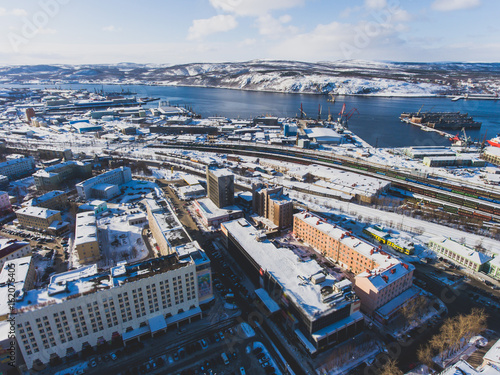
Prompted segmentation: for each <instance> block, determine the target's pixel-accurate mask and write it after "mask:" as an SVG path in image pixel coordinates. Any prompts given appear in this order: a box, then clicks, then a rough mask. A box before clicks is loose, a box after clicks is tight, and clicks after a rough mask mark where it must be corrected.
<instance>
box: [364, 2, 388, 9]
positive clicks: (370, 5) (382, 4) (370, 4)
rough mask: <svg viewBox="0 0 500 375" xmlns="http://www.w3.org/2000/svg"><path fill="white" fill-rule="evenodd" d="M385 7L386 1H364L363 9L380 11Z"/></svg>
mask: <svg viewBox="0 0 500 375" xmlns="http://www.w3.org/2000/svg"><path fill="white" fill-rule="evenodd" d="M386 6H387V0H365V7H367V8H369V9H382V8H385V7H386Z"/></svg>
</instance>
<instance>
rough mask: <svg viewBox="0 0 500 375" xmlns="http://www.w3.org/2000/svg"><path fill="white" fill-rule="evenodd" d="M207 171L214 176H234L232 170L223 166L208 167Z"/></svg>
mask: <svg viewBox="0 0 500 375" xmlns="http://www.w3.org/2000/svg"><path fill="white" fill-rule="evenodd" d="M209 171H210V173H211V174H213V175H214V176H216V177H226V176H234V174H233V172H231V171H230V170H228V169H225V168H209Z"/></svg>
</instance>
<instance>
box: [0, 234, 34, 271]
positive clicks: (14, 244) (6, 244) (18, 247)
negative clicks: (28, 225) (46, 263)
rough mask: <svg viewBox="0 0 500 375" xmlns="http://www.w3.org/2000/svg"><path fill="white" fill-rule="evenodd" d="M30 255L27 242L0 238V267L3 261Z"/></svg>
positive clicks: (29, 247) (0, 267)
mask: <svg viewBox="0 0 500 375" xmlns="http://www.w3.org/2000/svg"><path fill="white" fill-rule="evenodd" d="M29 255H31V246H30V244H29V242H22V241H16V240H12V239H10V238H0V269H2V267H3V265H4V264H5V262H9V261H11V260H14V259H18V258H22V257H26V256H29Z"/></svg>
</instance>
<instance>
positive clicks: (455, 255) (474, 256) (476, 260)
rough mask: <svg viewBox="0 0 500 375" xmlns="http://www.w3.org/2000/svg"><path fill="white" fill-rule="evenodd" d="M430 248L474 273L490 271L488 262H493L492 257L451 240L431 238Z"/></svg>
mask: <svg viewBox="0 0 500 375" xmlns="http://www.w3.org/2000/svg"><path fill="white" fill-rule="evenodd" d="M428 246H429V249H431V250H433V251H435V252H436V253H438V254H439V255H441V256H445V257H446V258H448V259H450V260H452V261H454V262H456V263H459V264H460V265H462V266H464V267H466V268H469V269H471V270H473V271H476V272H480V271H488V262H489V261H490V260H491V257H489V256H487V255H486V254H483V253H481V252H479V251H476V250H474V249H473V248H471V247H469V246H466V245H462V244H460V243H458V242H457V241H454V240H452V239H451V238H446V237H435V238H431V239H430V240H429V244H428Z"/></svg>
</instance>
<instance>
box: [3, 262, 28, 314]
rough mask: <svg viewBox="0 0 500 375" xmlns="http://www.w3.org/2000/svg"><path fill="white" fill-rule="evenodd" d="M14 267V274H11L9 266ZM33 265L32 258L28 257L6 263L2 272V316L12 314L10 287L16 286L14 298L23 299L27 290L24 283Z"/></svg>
mask: <svg viewBox="0 0 500 375" xmlns="http://www.w3.org/2000/svg"><path fill="white" fill-rule="evenodd" d="M11 264H12V265H14V267H13V269H14V270H15V272H14V273H12V272H9V268H10V267H9V265H11ZM30 264H31V256H26V257H22V258H18V259H12V260H9V261H7V262H5V264H4V266H3V269H2V272H0V301H1V302H0V316H3V315H6V314H9V313H10V312H11V309H10V306H9V304H8V303H7V301H9V294H11V293H12V292H10V293H9V286H11V285H12V284H14V286H15V292H14V296H15V298H16V300H19V299H22V298H23V296H24V294H25V290H24V282H25V280H26V277H27V276H28V271H29V268H30ZM12 277H14V278H15V280H14V283H12V280H11V279H12Z"/></svg>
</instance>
